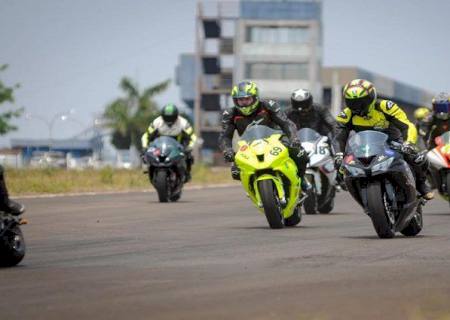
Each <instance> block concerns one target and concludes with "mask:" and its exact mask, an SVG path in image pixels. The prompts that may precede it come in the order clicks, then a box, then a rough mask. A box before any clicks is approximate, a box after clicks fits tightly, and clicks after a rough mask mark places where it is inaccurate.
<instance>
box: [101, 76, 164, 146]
mask: <svg viewBox="0 0 450 320" xmlns="http://www.w3.org/2000/svg"><path fill="white" fill-rule="evenodd" d="M169 83H170V80H165V81H163V82H160V83H157V84H156V85H153V86H151V87H148V88H146V89H144V90H143V91H142V92H141V91H140V90H139V88H138V86H137V84H136V83H134V82H133V81H132V80H131V79H129V78H127V77H124V78H122V80H121V82H120V88H121V89H122V90H123V91H124V93H125V96H124V97H120V98H117V99H116V100H114V101H113V102H111V103H110V104H109V105H107V106H106V109H105V112H104V113H103V118H104V120H105V125H106V127H108V128H111V129H112V130H113V132H112V140H111V143H112V144H113V145H114V146H115V147H116V148H117V149H129V148H130V146H132V145H134V146H135V147H136V148H137V149H138V150H139V149H141V136H142V134H143V133H144V132H145V130H147V127H148V125H149V123H150V121H152V120H153V119H155V118H156V117H157V116H158V113H159V111H158V110H159V108H158V105H157V104H156V102H155V101H154V100H153V97H154V96H155V95H156V94H158V93H161V92H162V91H164V90H165V89H166V88H167V87H168V85H169Z"/></svg>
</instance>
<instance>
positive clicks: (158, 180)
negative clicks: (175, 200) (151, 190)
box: [153, 170, 170, 202]
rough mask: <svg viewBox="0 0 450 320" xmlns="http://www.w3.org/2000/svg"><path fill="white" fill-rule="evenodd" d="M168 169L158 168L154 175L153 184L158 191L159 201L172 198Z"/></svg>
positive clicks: (166, 200)
mask: <svg viewBox="0 0 450 320" xmlns="http://www.w3.org/2000/svg"><path fill="white" fill-rule="evenodd" d="M167 173H168V172H167V171H166V170H157V171H156V172H155V176H154V177H153V185H154V186H155V189H156V192H157V193H158V198H159V202H168V201H169V199H170V187H169V181H168V179H167Z"/></svg>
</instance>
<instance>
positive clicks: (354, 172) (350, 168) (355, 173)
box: [344, 164, 365, 176]
mask: <svg viewBox="0 0 450 320" xmlns="http://www.w3.org/2000/svg"><path fill="white" fill-rule="evenodd" d="M344 167H345V168H346V169H347V170H348V172H349V173H350V175H352V176H359V175H363V174H364V173H365V172H364V170H363V169H361V168H358V167H353V166H349V165H348V164H346V165H344Z"/></svg>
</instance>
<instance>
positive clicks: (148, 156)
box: [144, 136, 186, 202]
mask: <svg viewBox="0 0 450 320" xmlns="http://www.w3.org/2000/svg"><path fill="white" fill-rule="evenodd" d="M183 150H184V148H183V146H182V145H181V144H180V143H178V141H176V140H175V139H174V138H172V137H169V136H162V137H159V138H156V139H155V140H154V141H153V142H152V143H151V144H150V145H149V147H148V149H147V151H146V152H145V155H144V162H145V163H146V164H147V166H148V169H147V171H145V173H147V174H148V177H149V180H150V183H151V184H152V185H153V186H154V187H155V189H156V191H157V193H158V198H159V202H169V201H172V202H175V201H178V200H179V199H180V197H181V193H182V189H183V184H184V182H185V180H186V157H185V154H184V152H183Z"/></svg>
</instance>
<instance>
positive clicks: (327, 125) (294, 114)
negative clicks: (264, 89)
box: [286, 89, 336, 141]
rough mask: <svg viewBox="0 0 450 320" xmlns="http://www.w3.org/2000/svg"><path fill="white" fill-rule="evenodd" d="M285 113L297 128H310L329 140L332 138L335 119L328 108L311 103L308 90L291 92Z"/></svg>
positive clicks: (334, 129) (311, 98)
mask: <svg viewBox="0 0 450 320" xmlns="http://www.w3.org/2000/svg"><path fill="white" fill-rule="evenodd" d="M286 114H287V117H288V118H289V120H291V121H292V122H293V123H294V124H295V125H296V127H297V130H300V129H302V128H311V129H314V130H315V131H317V132H318V133H319V134H320V135H322V136H327V137H328V138H329V139H330V141H332V140H333V139H334V136H335V132H336V119H335V118H334V117H333V116H332V115H331V112H330V110H329V109H328V108H325V107H324V106H321V105H320V104H318V103H313V97H312V95H311V92H309V91H308V90H305V89H297V90H295V91H294V92H292V95H291V107H289V108H288V109H287V110H286Z"/></svg>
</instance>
